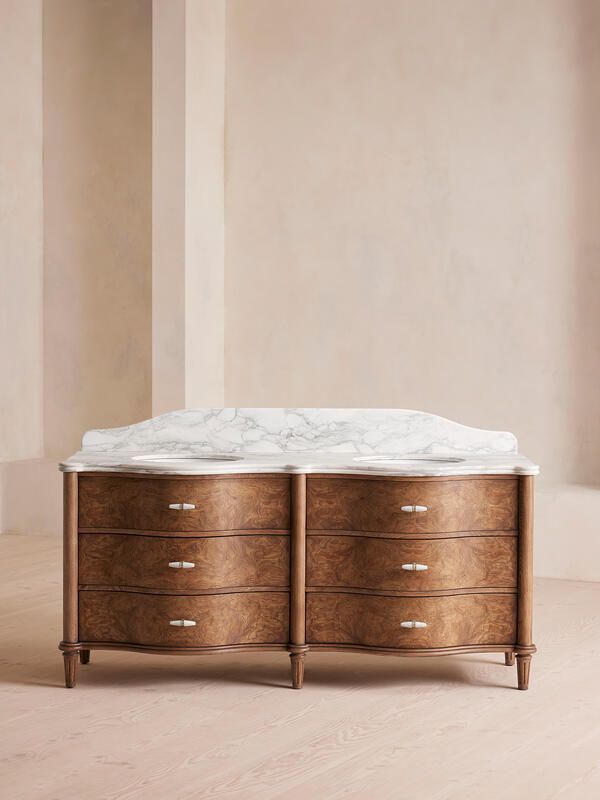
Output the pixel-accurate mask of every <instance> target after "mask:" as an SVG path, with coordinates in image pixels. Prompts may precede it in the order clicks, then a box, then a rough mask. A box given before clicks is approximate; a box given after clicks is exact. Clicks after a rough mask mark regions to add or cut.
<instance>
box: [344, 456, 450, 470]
mask: <svg viewBox="0 0 600 800" xmlns="http://www.w3.org/2000/svg"><path fill="white" fill-rule="evenodd" d="M464 460H465V459H464V458H456V457H455V456H428V455H423V456H420V455H412V456H357V457H356V458H355V459H354V461H362V462H364V463H366V464H382V465H386V466H387V465H389V466H400V467H419V466H424V465H425V466H427V465H434V466H435V465H440V464H456V463H458V462H460V461H464Z"/></svg>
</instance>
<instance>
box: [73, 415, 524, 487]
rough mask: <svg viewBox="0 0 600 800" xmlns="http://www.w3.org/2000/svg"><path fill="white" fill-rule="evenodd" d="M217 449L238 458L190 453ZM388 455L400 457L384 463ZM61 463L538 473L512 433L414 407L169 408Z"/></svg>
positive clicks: (99, 438)
mask: <svg viewBox="0 0 600 800" xmlns="http://www.w3.org/2000/svg"><path fill="white" fill-rule="evenodd" d="M215 454H216V455H217V456H218V455H219V454H221V455H224V456H229V458H232V457H233V456H235V460H225V459H224V460H222V461H219V460H218V458H217V459H216V460H214V461H207V460H197V459H195V458H194V456H204V457H206V456H208V455H210V456H213V455H215ZM411 456H412V457H413V458H410V457H411ZM394 457H395V458H396V459H400V460H396V461H393V460H390V458H394ZM444 457H447V459H448V460H444ZM407 458H409V459H410V460H406V459H407ZM370 459H373V460H370ZM428 459H429V460H428ZM61 469H62V470H63V471H109V472H110V471H112V472H115V471H127V472H140V473H164V474H199V475H205V474H221V473H236V472H349V473H365V474H373V473H375V474H385V475H432V476H433V475H436V476H437V475H471V474H480V473H488V474H489V473H494V474H529V475H533V474H537V472H538V471H539V470H538V467H537V466H536V465H535V464H533V463H532V462H531V461H529V460H528V459H526V458H524V457H523V456H521V455H519V454H518V451H517V440H516V438H515V437H514V436H513V434H512V433H507V432H503V431H489V430H480V429H477V428H469V427H467V426H465V425H460V424H458V423H456V422H451V421H450V420H447V419H444V418H443V417H438V416H436V415H434V414H427V413H424V412H421V411H407V410H402V409H332V408H322V409H319V408H254V409H253V408H208V409H206V408H205V409H186V410H182V411H174V412H171V413H169V414H163V415H161V416H159V417H154V418H153V419H149V420H146V421H144V422H140V423H137V424H135V425H129V426H127V427H123V428H109V429H104V430H91V431H88V432H87V433H86V434H85V436H84V437H83V447H82V450H81V451H80V452H79V453H76V454H75V455H74V456H72V457H71V458H69V459H67V461H65V462H63V463H62V464H61Z"/></svg>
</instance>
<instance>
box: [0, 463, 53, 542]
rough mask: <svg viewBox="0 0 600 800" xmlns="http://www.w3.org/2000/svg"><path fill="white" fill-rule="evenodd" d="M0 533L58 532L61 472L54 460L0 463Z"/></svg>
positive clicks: (49, 533) (51, 533)
mask: <svg viewBox="0 0 600 800" xmlns="http://www.w3.org/2000/svg"><path fill="white" fill-rule="evenodd" d="M0 532H2V533H18V534H44V535H51V536H60V535H61V533H62V475H61V473H60V472H59V470H58V461H57V460H56V459H50V458H35V459H28V460H26V461H7V462H4V463H1V464H0Z"/></svg>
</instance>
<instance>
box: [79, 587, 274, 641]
mask: <svg viewBox="0 0 600 800" xmlns="http://www.w3.org/2000/svg"><path fill="white" fill-rule="evenodd" d="M172 619H189V620H194V621H195V622H196V625H195V627H190V628H179V627H173V626H172V625H170V624H169V621H170V620H172ZM79 620H80V621H79V629H80V636H81V639H82V641H85V642H86V643H88V642H123V643H131V644H140V645H158V646H165V647H168V646H176V647H182V646H191V647H211V646H218V645H232V644H283V643H286V642H287V641H288V638H289V597H288V593H287V592H257V593H248V592H247V593H242V592H240V593H232V594H219V595H203V596H199V597H194V596H187V597H181V596H169V595H152V594H137V593H133V592H97V591H82V592H80V593H79Z"/></svg>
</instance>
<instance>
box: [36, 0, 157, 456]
mask: <svg viewBox="0 0 600 800" xmlns="http://www.w3.org/2000/svg"><path fill="white" fill-rule="evenodd" d="M151 114H152V4H151V2H150V0H102V2H81V0H46V2H45V3H44V201H45V217H44V233H45V235H44V251H45V253H44V255H45V264H44V268H45V280H44V285H45V291H44V312H45V323H44V337H45V395H44V424H45V440H46V452H47V454H49V455H52V456H54V455H64V454H68V453H69V452H72V451H74V450H76V449H78V448H79V445H80V442H81V435H82V433H83V431H85V430H86V429H87V428H90V427H104V426H113V425H122V424H126V423H128V422H134V421H136V420H140V419H143V418H144V417H147V416H149V415H150V413H151V396H150V395H151V224H152V222H151V196H152V192H151V181H152V177H151V175H152V172H151V171H152V152H151Z"/></svg>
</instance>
